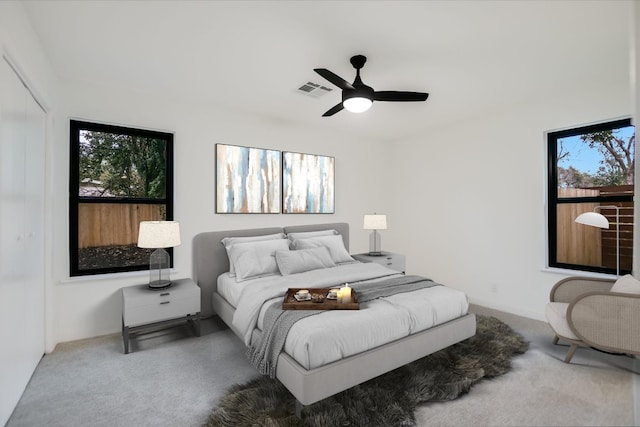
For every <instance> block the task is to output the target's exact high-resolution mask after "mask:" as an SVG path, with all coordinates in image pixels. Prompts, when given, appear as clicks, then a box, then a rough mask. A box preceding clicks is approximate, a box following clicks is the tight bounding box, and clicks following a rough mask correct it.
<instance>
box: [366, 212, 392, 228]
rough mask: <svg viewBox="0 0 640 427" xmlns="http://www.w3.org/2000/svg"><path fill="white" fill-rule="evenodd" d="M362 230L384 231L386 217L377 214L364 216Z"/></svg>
mask: <svg viewBox="0 0 640 427" xmlns="http://www.w3.org/2000/svg"><path fill="white" fill-rule="evenodd" d="M363 228H364V229H365V230H386V229H387V216H386V215H378V214H373V215H365V216H364V227H363Z"/></svg>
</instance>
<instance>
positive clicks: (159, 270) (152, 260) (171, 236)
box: [138, 221, 180, 289]
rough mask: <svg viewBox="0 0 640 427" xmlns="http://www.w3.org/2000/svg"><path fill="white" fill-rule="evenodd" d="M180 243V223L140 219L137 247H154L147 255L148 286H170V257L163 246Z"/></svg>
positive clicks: (158, 287)
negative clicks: (149, 254)
mask: <svg viewBox="0 0 640 427" xmlns="http://www.w3.org/2000/svg"><path fill="white" fill-rule="evenodd" d="M178 245H180V224H179V223H178V222H177V221H142V222H140V228H139V230H138V247H139V248H151V249H155V251H153V252H152V253H151V256H150V257H149V288H151V289H165V288H168V287H169V286H171V280H170V278H169V268H170V266H171V259H170V257H169V253H168V252H167V251H166V250H165V248H172V247H174V246H178Z"/></svg>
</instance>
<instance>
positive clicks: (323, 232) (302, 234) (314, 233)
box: [287, 230, 338, 241]
mask: <svg viewBox="0 0 640 427" xmlns="http://www.w3.org/2000/svg"><path fill="white" fill-rule="evenodd" d="M336 234H338V232H337V231H336V230H320V231H303V232H300V233H287V238H288V239H289V240H291V241H294V240H298V239H308V238H310V237H320V236H333V235H336Z"/></svg>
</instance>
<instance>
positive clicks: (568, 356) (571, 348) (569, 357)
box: [564, 343, 578, 363]
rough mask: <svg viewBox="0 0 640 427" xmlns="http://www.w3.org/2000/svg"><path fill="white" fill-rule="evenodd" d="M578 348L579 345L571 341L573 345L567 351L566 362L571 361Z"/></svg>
mask: <svg viewBox="0 0 640 427" xmlns="http://www.w3.org/2000/svg"><path fill="white" fill-rule="evenodd" d="M577 349H578V345H577V344H573V343H571V347H569V351H568V352H567V356H566V357H565V358H564V363H569V362H571V358H572V357H573V355H574V354H575V352H576V350H577Z"/></svg>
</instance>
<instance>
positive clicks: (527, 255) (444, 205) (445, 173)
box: [384, 80, 631, 320]
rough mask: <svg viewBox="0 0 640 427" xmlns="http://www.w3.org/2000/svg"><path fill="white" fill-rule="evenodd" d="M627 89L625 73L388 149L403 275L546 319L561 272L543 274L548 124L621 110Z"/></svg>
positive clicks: (389, 242)
mask: <svg viewBox="0 0 640 427" xmlns="http://www.w3.org/2000/svg"><path fill="white" fill-rule="evenodd" d="M629 90H630V89H629V83H628V81H625V80H622V81H620V82H619V84H618V85H616V86H613V87H608V88H601V87H598V86H597V85H596V84H594V85H593V86H592V87H591V88H589V90H582V91H577V92H573V93H567V94H563V95H560V94H559V95H558V96H557V97H555V98H550V99H546V100H544V102H539V103H532V104H530V105H519V106H517V107H513V106H512V107H510V108H508V109H505V110H504V111H498V112H494V113H492V114H488V115H487V116H485V117H478V118H475V119H473V120H461V121H460V122H459V123H457V124H455V125H453V126H450V127H447V128H446V129H440V130H437V131H432V132H429V133H426V134H425V135H423V136H421V137H419V138H415V139H412V140H409V141H401V142H399V143H396V144H394V145H393V147H389V156H390V158H392V159H393V160H392V167H393V169H394V171H395V176H394V181H395V183H396V184H395V185H396V188H399V189H401V190H402V191H395V192H390V195H391V196H392V198H393V199H392V201H391V203H390V205H389V206H390V209H388V210H389V213H390V218H391V219H390V221H393V225H392V227H393V231H394V233H389V234H390V236H389V238H387V239H386V243H385V245H384V246H385V248H386V249H388V250H397V251H400V252H404V253H405V254H406V256H407V271H408V273H414V274H422V275H426V276H428V277H431V278H432V279H434V280H435V281H438V282H440V283H443V284H447V285H450V286H453V287H456V288H459V289H461V290H463V291H465V292H466V293H467V295H468V296H469V298H470V300H471V301H472V302H476V303H480V304H482V305H485V306H488V307H493V308H497V309H501V310H504V311H507V312H511V313H515V314H519V315H524V316H527V317H532V318H537V319H540V320H544V306H545V304H546V302H548V298H549V290H550V289H551V287H552V285H553V284H554V283H555V282H556V281H557V280H559V279H560V278H562V277H565V276H563V275H561V274H557V273H555V274H554V273H550V272H548V271H547V272H545V271H543V269H544V267H545V265H546V244H547V239H546V170H547V167H546V139H545V131H550V130H556V129H559V128H566V127H572V126H577V125H582V124H586V123H591V122H595V121H603V120H607V119H612V118H619V117H622V116H627V117H628V116H629V115H630V114H631V103H630V95H629ZM394 219H395V220H394ZM398 219H401V220H398ZM390 227H391V226H390ZM493 286H495V287H496V292H493V291H492V287H493Z"/></svg>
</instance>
